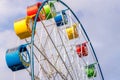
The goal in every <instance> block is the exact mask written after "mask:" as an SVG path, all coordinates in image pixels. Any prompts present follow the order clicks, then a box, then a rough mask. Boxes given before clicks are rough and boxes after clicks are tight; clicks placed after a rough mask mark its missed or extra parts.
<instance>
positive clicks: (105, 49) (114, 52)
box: [0, 0, 120, 80]
mask: <svg viewBox="0 0 120 80" xmlns="http://www.w3.org/2000/svg"><path fill="white" fill-rule="evenodd" d="M38 1H40V0H12V2H11V0H0V61H1V62H0V80H13V73H12V72H11V71H10V70H9V69H8V68H7V65H6V62H5V51H6V49H8V48H12V47H15V46H17V45H18V44H19V43H16V41H17V40H18V38H17V36H16V35H15V32H14V31H13V23H14V21H15V20H16V19H18V18H21V17H24V16H25V15H26V7H27V6H28V5H31V4H34V3H36V2H38ZM64 2H65V3H66V4H67V5H68V6H70V7H71V9H72V10H73V11H74V12H75V14H76V15H77V17H78V18H79V19H80V21H81V22H82V24H83V26H84V28H85V30H86V32H87V34H88V36H89V38H90V40H91V42H92V44H93V47H94V49H95V52H96V55H97V57H98V60H99V63H100V65H101V68H102V71H103V75H104V78H105V80H120V76H119V74H120V68H119V66H120V62H119V60H120V49H119V48H120V42H119V41H120V35H119V34H120V31H119V30H120V22H119V21H120V0H64ZM20 74H22V72H19V73H18V74H17V76H19V75H20ZM19 79H20V80H22V79H21V78H19Z"/></svg>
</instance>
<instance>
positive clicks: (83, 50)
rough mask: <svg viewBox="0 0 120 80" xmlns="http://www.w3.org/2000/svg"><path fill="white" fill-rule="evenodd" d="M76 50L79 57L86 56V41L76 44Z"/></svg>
mask: <svg viewBox="0 0 120 80" xmlns="http://www.w3.org/2000/svg"><path fill="white" fill-rule="evenodd" d="M76 52H77V54H78V55H79V57H83V56H87V55H88V48H87V45H86V42H85V43H82V44H78V45H76Z"/></svg>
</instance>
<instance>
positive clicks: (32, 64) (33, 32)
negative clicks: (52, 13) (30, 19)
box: [30, 0, 104, 80]
mask: <svg viewBox="0 0 120 80" xmlns="http://www.w3.org/2000/svg"><path fill="white" fill-rule="evenodd" d="M58 1H59V2H60V3H61V4H63V5H64V6H65V7H67V8H68V10H70V12H71V13H72V14H73V16H74V17H75V18H76V20H77V21H78V23H79V25H80V26H81V29H82V31H83V33H84V35H85V36H86V39H87V42H89V44H90V47H91V49H92V51H93V55H94V58H95V60H96V62H97V66H98V69H99V72H100V76H101V79H102V80H104V77H103V73H102V70H101V67H100V64H99V62H98V59H97V56H96V53H95V51H94V48H93V46H92V43H91V42H90V39H89V37H88V35H87V33H86V31H85V29H84V27H83V25H82V24H81V22H80V20H79V19H78V18H77V16H76V15H75V13H74V12H73V11H72V10H71V9H70V7H68V6H67V5H66V4H65V3H64V2H63V1H61V0H58ZM46 3H48V0H46V1H44V2H43V3H42V5H41V6H40V7H39V9H38V12H37V14H36V16H35V20H34V25H33V27H32V37H31V51H30V53H31V72H32V80H34V70H33V69H34V57H33V56H34V55H33V52H34V51H33V45H34V34H35V29H36V24H37V18H38V16H39V12H40V11H41V10H42V8H43V6H44V5H45V4H46Z"/></svg>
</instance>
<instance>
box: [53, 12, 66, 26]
mask: <svg viewBox="0 0 120 80" xmlns="http://www.w3.org/2000/svg"><path fill="white" fill-rule="evenodd" d="M54 20H55V22H56V25H57V26H58V27H59V26H62V25H64V24H67V23H68V18H67V15H66V13H65V10H62V11H61V12H58V13H57V15H56V16H55V18H54Z"/></svg>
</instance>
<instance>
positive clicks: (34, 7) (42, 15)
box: [27, 2, 46, 21]
mask: <svg viewBox="0 0 120 80" xmlns="http://www.w3.org/2000/svg"><path fill="white" fill-rule="evenodd" d="M41 4H42V3H41V2H38V3H36V4H34V5H32V6H28V7H27V16H29V17H32V18H33V20H34V19H35V16H36V14H37V12H38V9H39V7H40V6H41ZM45 18H46V16H45V11H44V9H42V10H41V12H40V14H39V17H38V19H37V21H40V19H41V20H45Z"/></svg>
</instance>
